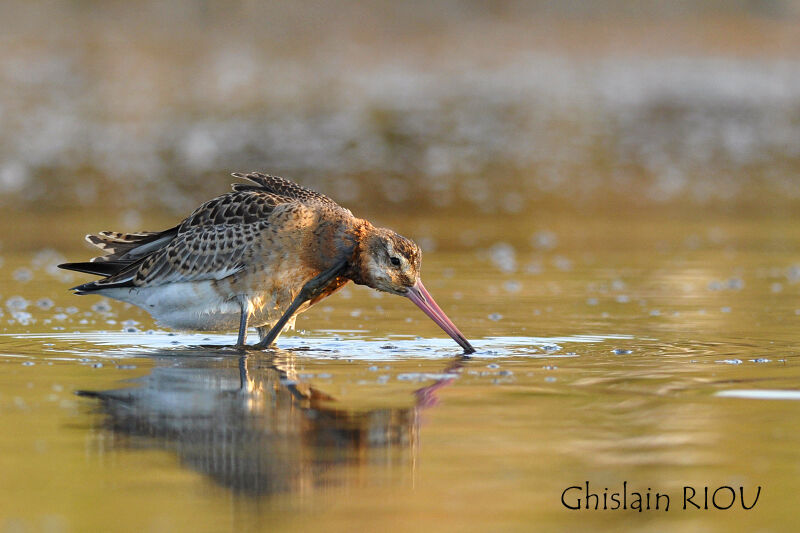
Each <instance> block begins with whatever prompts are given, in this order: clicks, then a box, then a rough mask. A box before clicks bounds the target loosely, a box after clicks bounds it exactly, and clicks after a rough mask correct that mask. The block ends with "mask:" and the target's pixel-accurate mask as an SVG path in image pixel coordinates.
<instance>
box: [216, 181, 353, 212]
mask: <svg viewBox="0 0 800 533" xmlns="http://www.w3.org/2000/svg"><path fill="white" fill-rule="evenodd" d="M231 175H232V176H233V177H235V178H239V179H245V180H249V181H251V182H253V183H255V184H256V185H257V187H256V186H253V185H250V184H247V183H234V184H232V185H231V187H233V190H234V191H259V190H261V191H266V192H270V193H273V194H276V195H278V196H282V197H284V198H289V199H292V200H299V201H300V202H302V203H304V204H318V205H319V204H324V205H327V206H329V207H336V208H337V209H342V210H345V209H344V208H343V207H342V206H340V205H339V204H337V203H336V202H334V201H333V200H331V199H330V198H328V197H327V196H325V195H324V194H321V193H318V192H317V191H314V190H311V189H309V188H307V187H303V186H302V185H298V184H297V183H295V182H293V181H290V180H287V179H286V178H281V177H279V176H270V175H269V174H262V173H260V172H250V173H248V174H242V173H241V172H234V173H233V174H231Z"/></svg>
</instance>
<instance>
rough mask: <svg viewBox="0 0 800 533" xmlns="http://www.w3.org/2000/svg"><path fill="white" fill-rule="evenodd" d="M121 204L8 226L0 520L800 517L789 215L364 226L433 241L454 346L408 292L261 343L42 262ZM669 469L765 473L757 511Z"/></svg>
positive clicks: (227, 524) (575, 521)
mask: <svg viewBox="0 0 800 533" xmlns="http://www.w3.org/2000/svg"><path fill="white" fill-rule="evenodd" d="M116 216H117V215H115V214H113V213H99V214H94V215H85V214H80V215H76V216H69V215H64V216H63V217H61V218H59V219H58V220H59V224H57V226H56V227H52V225H51V224H44V223H43V221H44V220H47V219H46V218H45V217H42V216H41V215H36V214H28V215H25V214H19V215H18V216H17V217H16V218H15V221H16V222H17V226H16V227H28V228H30V229H29V231H28V232H27V233H25V234H21V233H19V232H17V231H11V230H10V229H9V227H8V225H7V223H6V222H5V221H4V223H3V224H4V225H5V226H6V227H5V228H4V232H3V235H4V238H3V247H2V249H0V256H2V269H1V270H0V299H1V300H2V316H0V323H1V324H2V326H1V327H2V331H0V335H1V336H0V427H2V428H3V431H2V432H0V474H1V475H0V490H2V494H3V498H2V499H0V531H92V530H93V531H100V530H108V529H109V528H112V529H114V530H117V531H176V530H187V531H188V530H193V531H219V530H230V529H240V528H245V530H251V529H263V530H277V529H278V528H289V529H291V530H301V529H303V530H307V529H311V528H320V527H322V528H324V529H325V530H330V531H344V530H364V531H369V530H375V529H378V528H380V529H381V530H385V531H406V530H408V529H409V528H417V529H419V528H423V529H426V530H453V531H486V530H498V529H501V530H519V531H530V530H531V529H533V528H536V529H541V530H550V531H559V530H565V529H575V528H581V529H585V528H587V527H591V529H594V530H615V531H617V530H635V531H640V530H657V531H716V530H719V531H723V530H724V531H728V530H739V529H742V528H744V529H749V530H761V531H785V530H788V529H789V528H790V525H791V524H792V523H793V522H792V520H793V519H794V518H796V512H795V510H794V508H795V505H796V494H797V491H798V490H800V483H798V481H797V480H798V475H800V467H799V466H798V465H800V462H798V452H797V450H798V448H799V447H800V429H798V425H797V421H796V420H797V418H796V417H797V409H798V406H800V404H798V403H797V400H798V394H800V393H799V392H798V391H800V370H799V366H798V361H799V360H798V355H797V349H796V344H797V331H798V326H800V298H798V292H800V254H798V251H799V250H798V249H799V248H800V245H799V244H798V243H800V225H798V224H797V221H796V220H794V219H793V218H792V216H791V215H785V214H780V213H777V214H776V213H749V214H746V213H735V214H734V213H721V214H714V213H703V214H698V213H691V212H687V213H680V212H679V211H667V210H663V211H654V212H639V211H620V212H615V213H603V212H599V213H582V212H579V211H571V212H568V213H565V212H560V211H554V212H552V213H546V212H539V213H532V214H529V215H519V216H516V217H510V218H506V219H503V218H502V217H501V218H497V217H494V218H488V217H487V218H480V219H475V220H463V219H461V218H459V217H436V216H432V215H431V216H428V217H424V216H423V217H415V218H414V219H413V220H409V219H402V218H397V219H392V218H391V217H388V219H386V220H379V221H380V222H383V223H386V224H388V225H391V226H393V227H396V228H397V229H399V230H400V231H401V232H402V233H404V234H407V235H409V236H411V237H414V238H416V239H418V240H419V241H420V242H422V243H423V245H424V248H425V249H426V254H425V258H424V261H423V272H424V279H425V282H426V285H427V286H428V288H429V289H430V291H431V292H432V293H433V294H434V295H435V296H436V297H437V300H438V301H439V303H440V304H441V306H442V307H443V308H444V309H445V310H446V311H447V312H448V314H449V315H450V316H451V318H452V319H453V320H454V322H455V323H456V324H457V325H458V326H459V328H460V329H461V330H462V331H463V332H464V333H465V335H466V336H467V337H468V338H469V339H470V340H471V341H473V344H474V345H475V347H476V348H477V350H478V351H477V353H476V354H474V355H473V356H471V357H469V358H464V357H461V356H460V355H459V350H458V347H457V346H456V345H455V343H453V342H452V341H451V340H450V339H448V338H446V337H444V334H443V333H442V332H441V331H439V330H438V329H437V328H436V326H435V325H434V324H433V323H432V322H430V320H429V319H427V317H425V316H424V315H423V314H422V313H420V312H419V311H418V310H417V309H416V308H414V306H412V305H411V304H410V303H409V302H407V301H406V300H404V299H401V298H395V297H392V296H388V295H385V296H381V295H378V294H377V293H374V292H373V291H369V290H366V289H363V288H357V287H352V286H351V287H350V288H348V289H347V290H346V291H345V292H344V293H343V294H338V295H336V296H334V297H332V298H330V299H329V300H327V301H325V302H323V303H321V304H320V305H318V306H316V307H315V308H314V309H313V310H311V311H309V312H308V313H306V314H305V315H303V316H302V317H301V318H300V319H299V320H298V323H297V324H298V328H299V331H298V332H297V333H294V334H289V335H286V336H284V337H281V339H280V340H279V342H278V346H279V349H276V350H273V351H269V352H263V353H258V352H247V353H241V352H237V351H234V350H231V349H227V348H225V347H224V346H225V345H229V344H231V343H233V341H234V340H235V334H234V333H233V332H232V333H230V334H204V333H193V334H187V333H178V334H176V333H174V332H170V331H166V330H163V329H160V328H158V327H157V326H156V325H155V324H153V323H152V321H151V320H150V318H149V317H148V316H147V315H146V314H145V313H143V312H141V311H140V310H138V309H136V308H131V307H129V306H126V305H124V304H121V303H118V302H113V301H108V300H103V299H100V298H94V297H76V296H71V295H70V294H69V293H68V292H67V291H66V288H67V287H69V286H71V285H74V284H77V283H78V282H79V281H81V280H82V279H84V277H83V276H80V275H74V274H69V273H64V272H61V271H58V270H57V269H55V268H53V265H55V264H56V263H58V262H60V261H63V260H65V259H66V260H79V259H81V258H83V257H84V256H86V255H87V253H88V251H87V249H86V248H82V247H81V246H80V235H82V234H83V233H86V232H88V231H92V230H96V229H108V228H111V227H116V226H117V225H118V224H117V219H116V218H115V217H116ZM93 219H97V220H93ZM147 219H148V220H153V221H154V222H153V223H152V224H145V225H152V226H153V227H158V226H159V225H160V224H161V221H160V220H156V219H155V218H152V219H151V218H147ZM166 222H167V221H164V223H165V224H166ZM20 224H22V225H21V226H20ZM165 227H166V226H165ZM587 481H588V482H589V483H590V486H591V487H592V490H594V491H596V492H597V493H600V494H601V495H602V492H603V490H604V489H605V488H608V489H609V491H608V492H615V491H621V490H622V487H623V483H624V482H627V487H628V490H629V491H634V490H636V491H640V492H642V493H644V492H646V491H647V490H648V489H651V490H652V492H653V493H655V492H660V493H662V494H664V493H666V494H668V495H669V496H670V500H671V501H670V508H669V510H668V511H664V510H661V509H660V510H658V511H656V510H650V511H646V510H645V511H644V512H642V513H639V512H637V511H634V510H624V511H623V510H615V511H611V510H607V511H600V510H598V511H586V510H581V511H576V510H569V509H567V508H565V506H564V505H562V503H561V494H562V492H563V491H564V489H566V488H567V487H569V486H574V485H577V486H585V483H586V482H587ZM684 486H691V487H693V488H696V489H697V491H698V494H702V492H703V487H706V486H708V487H711V491H713V490H714V489H716V488H717V487H720V486H731V487H735V488H736V490H737V492H738V489H739V487H740V486H741V487H743V488H744V491H745V496H746V499H747V504H748V505H749V504H751V503H752V501H751V500H752V499H753V497H754V495H755V493H756V489H757V487H759V486H760V487H761V493H760V496H759V499H758V501H757V504H756V506H755V507H754V508H753V509H752V510H749V511H745V510H742V509H741V507H740V502H739V501H738V500H737V502H736V504H735V505H734V506H733V507H732V508H731V510H727V511H721V510H696V509H693V508H692V509H688V510H683V509H682V503H683V502H682V491H683V487H684ZM695 501H701V499H700V498H696V499H695ZM725 503H727V501H726V502H725Z"/></svg>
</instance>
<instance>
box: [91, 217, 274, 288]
mask: <svg viewBox="0 0 800 533" xmlns="http://www.w3.org/2000/svg"><path fill="white" fill-rule="evenodd" d="M267 225H268V223H267V222H260V223H256V224H244V225H232V224H219V225H216V226H204V227H197V228H191V229H189V230H187V231H185V232H183V233H179V234H178V236H177V237H175V238H174V239H173V240H172V241H171V242H170V243H168V244H167V245H166V246H164V247H163V248H161V249H160V250H158V251H157V252H154V253H152V254H150V255H148V256H147V257H145V258H144V259H142V260H141V261H140V262H138V263H136V264H134V265H131V268H128V269H126V270H125V271H122V272H120V273H119V274H117V275H114V276H110V277H108V278H105V279H102V280H98V281H96V282H95V287H96V288H98V289H99V288H102V287H103V286H106V285H117V286H118V285H120V284H123V283H124V284H130V285H133V286H136V287H145V286H157V285H164V284H167V283H180V282H187V281H203V280H220V279H223V278H225V277H228V276H230V275H232V274H235V273H237V272H239V271H241V270H242V269H243V268H244V267H245V264H246V262H247V259H248V258H249V256H250V254H251V252H252V247H253V245H254V244H255V243H256V242H257V241H258V238H259V236H260V234H261V232H262V231H263V230H264V228H265V227H266V226H267Z"/></svg>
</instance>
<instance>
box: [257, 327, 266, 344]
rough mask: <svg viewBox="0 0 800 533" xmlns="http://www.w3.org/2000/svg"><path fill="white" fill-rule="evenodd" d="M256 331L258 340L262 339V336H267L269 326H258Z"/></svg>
mask: <svg viewBox="0 0 800 533" xmlns="http://www.w3.org/2000/svg"><path fill="white" fill-rule="evenodd" d="M256 332H258V340H260V341H262V340H264V337H266V336H267V333H269V328H268V327H266V326H259V327H257V328H256Z"/></svg>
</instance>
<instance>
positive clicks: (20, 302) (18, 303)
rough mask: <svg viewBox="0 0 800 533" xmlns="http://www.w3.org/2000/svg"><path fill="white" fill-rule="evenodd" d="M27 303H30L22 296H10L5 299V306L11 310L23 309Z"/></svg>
mask: <svg viewBox="0 0 800 533" xmlns="http://www.w3.org/2000/svg"><path fill="white" fill-rule="evenodd" d="M28 305H30V302H29V301H28V300H26V299H25V298H23V297H22V296H12V297H11V298H9V299H8V300H6V307H8V308H9V309H10V310H12V311H23V310H25V309H26V308H27V307H28Z"/></svg>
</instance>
